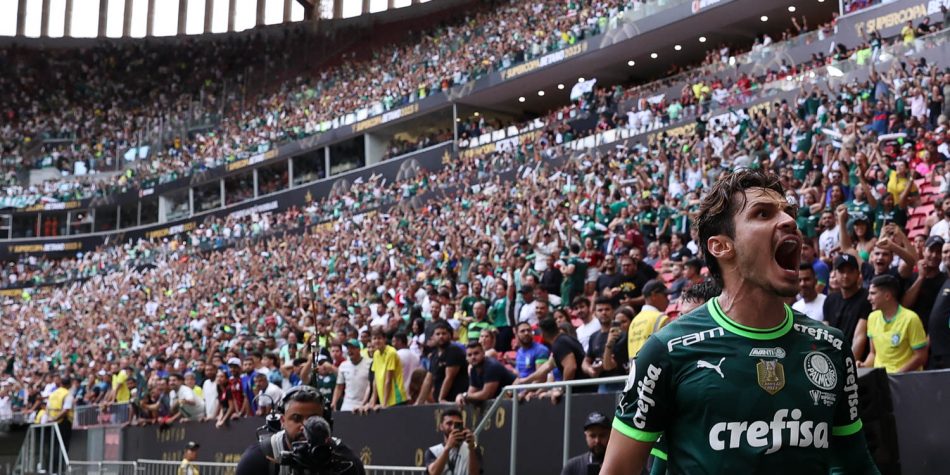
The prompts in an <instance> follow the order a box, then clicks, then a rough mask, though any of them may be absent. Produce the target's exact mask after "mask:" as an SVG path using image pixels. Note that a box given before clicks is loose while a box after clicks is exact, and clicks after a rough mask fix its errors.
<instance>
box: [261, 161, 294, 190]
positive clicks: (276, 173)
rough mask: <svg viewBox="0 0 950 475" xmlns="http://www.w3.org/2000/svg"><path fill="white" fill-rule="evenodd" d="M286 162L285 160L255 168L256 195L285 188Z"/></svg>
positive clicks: (286, 185) (286, 184)
mask: <svg viewBox="0 0 950 475" xmlns="http://www.w3.org/2000/svg"><path fill="white" fill-rule="evenodd" d="M287 163H289V162H286V161H285V162H280V163H275V164H273V165H268V166H266V167H261V168H258V169H257V195H258V196H263V195H268V194H271V193H274V192H277V191H280V190H286V189H287V187H288V183H287V179H288V178H287Z"/></svg>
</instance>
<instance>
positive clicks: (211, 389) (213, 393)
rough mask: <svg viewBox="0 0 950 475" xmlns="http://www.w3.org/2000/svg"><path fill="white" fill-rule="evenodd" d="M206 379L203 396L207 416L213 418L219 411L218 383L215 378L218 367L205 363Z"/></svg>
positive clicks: (202, 391)
mask: <svg viewBox="0 0 950 475" xmlns="http://www.w3.org/2000/svg"><path fill="white" fill-rule="evenodd" d="M204 371H205V380H204V383H202V384H201V397H202V398H204V401H205V418H207V419H211V418H213V417H214V415H215V414H216V413H217V412H218V385H217V384H216V383H215V379H216V378H217V376H218V372H219V370H218V368H217V367H216V366H215V365H213V364H211V363H208V364H206V365H205V368H204Z"/></svg>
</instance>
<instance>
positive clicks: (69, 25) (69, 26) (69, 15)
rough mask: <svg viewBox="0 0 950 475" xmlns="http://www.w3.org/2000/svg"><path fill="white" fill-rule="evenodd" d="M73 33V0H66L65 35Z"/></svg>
mask: <svg viewBox="0 0 950 475" xmlns="http://www.w3.org/2000/svg"><path fill="white" fill-rule="evenodd" d="M72 35H73V0H66V20H65V23H64V24H63V36H72Z"/></svg>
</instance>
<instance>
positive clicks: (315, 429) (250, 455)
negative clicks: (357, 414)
mask: <svg viewBox="0 0 950 475" xmlns="http://www.w3.org/2000/svg"><path fill="white" fill-rule="evenodd" d="M277 413H278V414H279V415H280V419H279V420H278V419H276V418H274V419H271V418H270V417H268V420H267V426H266V428H267V429H268V431H269V432H272V434H265V435H263V436H261V438H260V440H259V441H258V442H256V443H255V444H254V445H251V446H250V447H248V448H247V450H245V451H244V455H242V456H241V461H240V462H238V466H237V472H236V475H264V474H279V475H291V474H313V475H318V474H343V475H364V474H365V473H366V472H365V471H364V470H363V464H362V463H361V462H360V460H359V458H358V457H357V456H356V455H355V454H354V453H353V451H352V450H350V448H349V447H347V446H346V445H344V444H343V443H342V442H341V441H339V440H338V439H335V438H333V437H331V433H330V430H331V427H332V423H333V417H332V411H331V409H330V408H329V407H327V406H326V401H325V400H324V398H323V396H322V395H320V393H319V392H317V390H316V389H315V388H313V387H311V386H297V387H295V388H292V389H290V390H289V391H287V392H286V393H285V394H284V396H283V398H281V400H280V403H279V405H278V407H277ZM278 423H279V425H280V427H279V429H280V430H279V431H278V427H277V425H278ZM262 429H263V428H262Z"/></svg>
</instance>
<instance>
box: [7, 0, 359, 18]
mask: <svg viewBox="0 0 950 475" xmlns="http://www.w3.org/2000/svg"><path fill="white" fill-rule="evenodd" d="M21 10H22V8H21ZM333 18H334V19H336V18H343V0H333Z"/></svg>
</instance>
